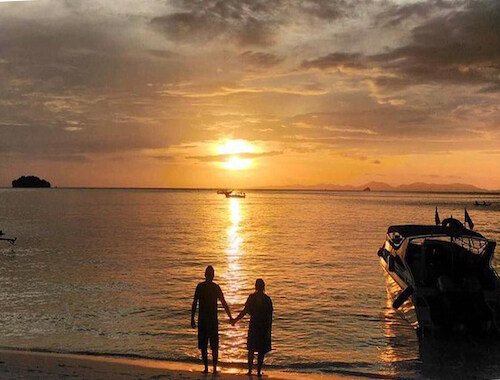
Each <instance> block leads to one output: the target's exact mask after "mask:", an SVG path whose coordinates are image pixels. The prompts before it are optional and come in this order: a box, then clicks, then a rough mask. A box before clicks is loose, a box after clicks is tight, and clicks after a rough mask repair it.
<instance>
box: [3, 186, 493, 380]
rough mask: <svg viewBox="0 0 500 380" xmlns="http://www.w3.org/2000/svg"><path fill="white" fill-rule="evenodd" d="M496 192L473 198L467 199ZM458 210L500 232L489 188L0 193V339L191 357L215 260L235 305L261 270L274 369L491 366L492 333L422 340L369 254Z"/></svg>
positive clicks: (380, 371) (240, 344)
mask: <svg viewBox="0 0 500 380" xmlns="http://www.w3.org/2000/svg"><path fill="white" fill-rule="evenodd" d="M476 199H477V200H480V201H482V200H486V201H488V202H493V204H492V205H491V206H489V207H476V206H474V205H473V203H474V201H475V200H476ZM436 206H437V207H438V208H439V211H440V213H441V216H442V218H444V217H447V216H449V215H450V214H453V216H455V217H459V218H463V213H464V207H468V211H469V213H470V215H471V217H472V219H473V221H474V222H475V229H476V230H478V231H480V232H481V233H483V234H484V235H485V236H487V237H489V238H492V239H497V240H498V239H499V238H500V227H499V224H498V222H499V211H500V196H498V195H481V196H478V195H472V194H470V195H467V194H416V193H378V192H321V191H317V192H314V191H308V192H293V191H248V192H247V198H245V199H226V198H225V197H224V196H221V195H217V194H216V192H215V191H201V190H200V191H175V190H143V189H36V190H35V189H0V229H3V230H4V232H6V233H7V235H11V236H16V237H17V238H18V241H17V244H16V245H15V246H14V247H9V245H8V243H6V242H0V260H1V264H0V305H1V307H0V345H1V346H5V347H17V348H24V349H44V350H53V351H63V352H84V353H85V352H88V353H104V354H118V355H132V356H142V357H150V358H160V359H169V360H179V361H193V360H197V358H199V352H198V350H197V339H196V331H195V330H193V329H191V328H190V309H191V302H192V297H193V293H194V289H195V286H196V284H197V283H198V282H200V281H202V280H203V273H204V269H205V267H206V266H207V265H209V264H211V265H213V266H214V267H215V281H216V282H217V283H219V285H220V286H221V288H222V290H223V292H224V295H225V298H226V300H227V301H228V303H229V305H230V307H231V311H232V313H233V315H234V316H236V315H237V313H239V311H241V309H242V307H243V304H244V302H245V300H246V298H247V296H248V295H249V294H250V293H251V292H252V291H253V287H254V283H255V280H256V279H257V278H262V279H264V280H265V282H266V292H267V293H268V294H269V296H270V297H271V298H272V300H273V303H274V323H273V351H272V353H270V354H269V355H268V357H267V358H266V364H269V365H270V366H271V367H276V368H280V369H285V370H293V371H304V372H322V373H327V374H328V373H341V374H342V373H344V374H354V375H365V376H370V377H376V378H378V377H380V378H384V377H387V378H407V377H412V378H413V377H418V378H436V379H440V378H445V377H448V378H457V377H458V378H468V377H471V376H477V377H480V378H481V377H486V378H493V377H498V376H500V365H499V364H497V363H498V362H499V359H500V349H499V348H497V346H498V344H496V342H490V341H488V342H484V341H482V340H477V339H475V338H474V337H461V338H459V339H457V340H454V341H451V342H450V341H449V339H448V340H444V341H443V340H439V339H434V338H428V339H425V341H420V342H419V340H418V339H417V336H416V334H415V332H414V331H413V330H412V328H411V327H410V326H409V325H408V324H407V323H406V322H405V321H404V320H402V319H401V318H400V317H399V315H398V314H397V313H395V312H394V310H392V308H391V305H390V302H389V301H388V298H387V293H386V286H385V282H384V278H383V275H382V270H381V268H380V265H379V259H378V257H377V250H378V248H379V247H380V246H381V245H382V243H383V241H384V239H385V232H386V230H387V227H388V226H389V225H392V224H406V223H429V224H433V222H434V209H435V207H436ZM219 320H220V335H221V337H220V342H221V349H220V360H221V361H222V362H224V363H244V362H245V360H246V351H245V348H246V346H245V343H246V331H247V327H248V317H247V319H244V320H242V321H241V322H240V323H239V324H237V325H236V326H235V327H232V326H230V324H229V323H228V318H227V316H226V315H225V313H224V311H223V310H222V309H220V310H219Z"/></svg>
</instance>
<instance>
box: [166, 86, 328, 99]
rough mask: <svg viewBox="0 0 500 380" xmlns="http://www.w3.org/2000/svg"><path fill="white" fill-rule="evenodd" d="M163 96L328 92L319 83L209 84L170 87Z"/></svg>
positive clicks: (304, 94) (310, 94)
mask: <svg viewBox="0 0 500 380" xmlns="http://www.w3.org/2000/svg"><path fill="white" fill-rule="evenodd" d="M160 93H161V94H163V95H168V96H178V97H184V98H211V97H219V96H229V95H237V94H263V93H274V94H286V95H300V96H319V95H325V94H326V93H327V90H325V89H324V88H323V87H321V86H320V85H319V84H317V83H303V84H299V85H294V84H292V85H284V86H265V85H264V86H262V85H261V86H243V85H239V84H232V83H227V84H216V83H214V84H209V85H205V86H199V85H198V86H191V85H188V86H170V87H167V88H166V89H164V90H161V91H160Z"/></svg>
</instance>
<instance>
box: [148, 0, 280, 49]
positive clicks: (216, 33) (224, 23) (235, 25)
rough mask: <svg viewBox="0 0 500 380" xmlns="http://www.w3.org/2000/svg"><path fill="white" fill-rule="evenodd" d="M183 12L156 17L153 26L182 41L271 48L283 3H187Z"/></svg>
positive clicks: (257, 0) (249, 0)
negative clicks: (278, 13) (218, 40)
mask: <svg viewBox="0 0 500 380" xmlns="http://www.w3.org/2000/svg"><path fill="white" fill-rule="evenodd" d="M180 3H181V4H180V5H181V8H182V11H180V12H176V13H171V14H168V15H164V16H159V17H155V18H153V19H152V20H151V24H152V25H153V26H154V27H156V28H158V29H159V30H161V31H162V32H164V33H165V34H166V35H167V36H168V37H169V38H171V39H173V40H175V41H179V42H192V41H196V42H206V41H210V40H213V39H214V38H217V39H229V40H234V41H236V42H237V43H238V44H239V45H242V46H252V45H256V46H258V45H268V44H269V43H271V42H272V38H273V33H274V30H275V29H276V28H277V27H278V26H279V25H278V22H277V20H276V18H277V14H276V13H277V12H279V9H281V7H282V6H283V3H284V1H283V0H274V1H272V2H269V1H266V0H226V1H220V0H186V1H181V2H180Z"/></svg>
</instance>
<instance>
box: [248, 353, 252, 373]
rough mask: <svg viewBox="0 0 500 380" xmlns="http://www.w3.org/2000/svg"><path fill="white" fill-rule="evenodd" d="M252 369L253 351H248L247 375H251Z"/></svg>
mask: <svg viewBox="0 0 500 380" xmlns="http://www.w3.org/2000/svg"><path fill="white" fill-rule="evenodd" d="M252 369H253V351H250V350H248V374H249V375H251V374H252Z"/></svg>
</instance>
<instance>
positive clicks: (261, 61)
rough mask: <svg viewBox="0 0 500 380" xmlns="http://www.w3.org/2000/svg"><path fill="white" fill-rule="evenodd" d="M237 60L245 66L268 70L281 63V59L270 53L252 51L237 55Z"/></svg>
mask: <svg viewBox="0 0 500 380" xmlns="http://www.w3.org/2000/svg"><path fill="white" fill-rule="evenodd" d="M239 58H240V59H241V60H242V61H243V62H244V63H246V64H247V65H249V66H254V67H259V68H269V67H272V66H276V65H277V64H279V63H281V62H283V58H279V57H277V56H276V55H274V54H272V53H265V52H261V51H252V50H247V51H244V52H243V53H241V54H240V55H239Z"/></svg>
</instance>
